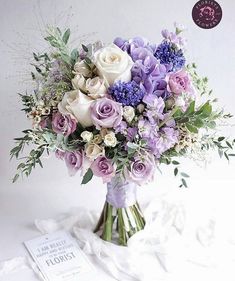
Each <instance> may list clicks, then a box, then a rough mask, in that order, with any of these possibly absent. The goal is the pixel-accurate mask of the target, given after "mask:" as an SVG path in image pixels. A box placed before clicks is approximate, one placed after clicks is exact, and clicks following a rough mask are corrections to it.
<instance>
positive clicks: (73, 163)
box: [64, 150, 84, 176]
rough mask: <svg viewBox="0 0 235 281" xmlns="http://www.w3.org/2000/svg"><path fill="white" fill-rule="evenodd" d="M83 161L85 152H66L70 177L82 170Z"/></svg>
mask: <svg viewBox="0 0 235 281" xmlns="http://www.w3.org/2000/svg"><path fill="white" fill-rule="evenodd" d="M83 159H84V156H83V151H79V150H77V151H73V152H72V151H66V153H65V155H64V160H65V164H66V166H67V168H68V172H69V175H70V176H74V175H75V174H76V173H77V171H78V170H80V169H81V167H82V164H83Z"/></svg>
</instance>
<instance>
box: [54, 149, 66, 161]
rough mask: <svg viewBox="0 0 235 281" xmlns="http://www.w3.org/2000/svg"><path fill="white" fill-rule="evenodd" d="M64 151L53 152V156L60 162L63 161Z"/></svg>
mask: <svg viewBox="0 0 235 281" xmlns="http://www.w3.org/2000/svg"><path fill="white" fill-rule="evenodd" d="M65 153H66V152H65V151H63V150H60V149H56V151H55V156H56V158H58V159H60V160H64V156H65Z"/></svg>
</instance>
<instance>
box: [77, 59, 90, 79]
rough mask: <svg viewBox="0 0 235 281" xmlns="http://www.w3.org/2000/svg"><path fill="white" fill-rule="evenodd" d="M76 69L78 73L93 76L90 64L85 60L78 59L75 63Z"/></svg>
mask: <svg viewBox="0 0 235 281" xmlns="http://www.w3.org/2000/svg"><path fill="white" fill-rule="evenodd" d="M74 71H75V73H76V74H78V73H79V74H82V75H83V76H85V77H91V75H92V72H91V69H90V68H89V66H88V65H87V64H86V63H85V62H84V61H78V62H76V63H75V65H74Z"/></svg>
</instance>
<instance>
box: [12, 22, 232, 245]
mask: <svg viewBox="0 0 235 281" xmlns="http://www.w3.org/2000/svg"><path fill="white" fill-rule="evenodd" d="M181 32H182V29H181V28H180V27H179V26H176V29H175V31H174V32H169V31H168V30H163V31H162V36H163V39H162V41H161V42H160V43H159V44H155V43H153V44H152V43H150V42H149V41H148V40H146V39H144V38H141V37H135V38H133V39H129V40H127V39H122V38H116V39H115V40H114V41H113V43H111V44H109V45H104V44H103V43H102V42H99V41H98V42H95V43H93V44H88V45H81V47H78V48H75V49H73V50H71V49H70V48H69V46H68V41H69V37H70V30H69V29H67V30H66V31H65V32H61V30H60V29H59V28H52V27H49V28H48V30H47V37H45V40H46V41H47V42H48V43H49V44H50V46H51V48H50V51H49V52H47V53H42V54H38V53H33V57H34V62H33V63H32V65H33V67H34V71H32V72H31V75H32V79H33V81H34V82H35V89H34V91H33V92H32V93H30V94H20V97H21V99H22V103H23V109H22V110H23V111H24V112H25V113H26V114H27V117H28V118H29V119H30V120H32V128H30V129H27V130H24V131H23V133H24V136H23V137H20V138H16V139H15V140H16V143H17V145H16V146H15V147H14V148H13V149H12V150H11V156H12V157H16V158H19V155H20V153H21V152H22V150H23V149H24V146H25V145H28V144H30V143H33V144H34V148H33V149H32V150H31V152H30V153H29V155H28V156H26V157H24V162H22V163H20V164H19V165H18V167H17V173H16V175H15V177H14V178H13V182H15V181H16V180H17V179H18V177H19V176H20V174H24V175H26V176H29V174H30V173H31V171H32V168H34V167H36V166H37V165H40V166H41V167H42V162H41V157H42V155H43V154H44V153H48V154H49V153H55V155H56V156H57V157H58V158H59V159H61V160H63V161H64V162H65V165H66V166H67V168H68V172H69V174H70V175H71V176H73V175H75V174H76V173H77V172H78V171H81V173H82V176H83V179H82V184H86V183H87V182H89V181H90V180H91V179H92V177H93V176H97V177H101V178H102V179H103V182H104V183H107V186H108V193H107V198H106V202H105V205H104V209H103V212H102V215H101V217H100V220H99V222H98V225H97V227H96V229H95V231H101V236H102V238H103V239H105V240H108V241H110V240H111V239H112V234H113V229H114V226H116V227H115V228H116V229H117V232H118V234H119V243H120V244H122V245H126V243H127V240H128V238H129V237H130V236H132V235H133V234H134V233H135V232H137V231H138V230H141V229H143V227H144V225H145V221H144V217H143V215H142V213H141V210H140V207H139V205H138V203H137V202H136V186H137V185H143V184H145V183H148V182H149V181H152V180H153V177H154V173H155V170H156V168H157V167H159V165H160V164H162V163H165V164H168V165H169V164H173V165H174V174H175V176H178V175H180V176H181V180H180V181H181V182H180V186H181V187H182V186H185V187H187V182H186V178H187V177H188V175H187V174H185V173H180V172H179V168H178V167H179V162H178V161H176V160H175V159H176V158H179V157H181V156H188V155H190V157H193V155H194V156H195V158H196V159H197V158H198V157H200V158H203V155H204V153H205V152H206V151H207V150H208V149H210V148H212V149H217V150H218V151H219V154H220V156H223V155H224V156H225V157H226V158H227V159H229V156H234V154H232V153H230V152H229V150H231V149H232V148H233V145H234V143H235V140H232V141H230V140H228V139H227V138H225V137H224V136H217V135H216V133H215V132H216V130H215V129H216V126H217V125H218V124H219V123H220V122H221V121H223V120H226V119H228V118H230V117H231V115H230V114H225V113H224V112H223V110H221V109H218V107H216V106H215V103H216V102H217V100H216V99H213V98H212V97H211V94H212V91H211V90H209V89H208V87H207V82H208V81H207V78H205V77H203V78H201V77H199V76H198V74H197V72H196V66H195V64H194V63H192V64H186V58H185V40H184V39H183V38H182V36H181ZM215 108H216V109H215ZM177 160H178V159H177Z"/></svg>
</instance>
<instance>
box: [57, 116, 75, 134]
mask: <svg viewBox="0 0 235 281" xmlns="http://www.w3.org/2000/svg"><path fill="white" fill-rule="evenodd" d="M76 127H77V121H76V120H75V119H73V118H71V116H70V115H63V114H61V113H60V112H57V113H55V114H54V115H53V117H52V130H53V131H54V132H56V133H57V134H63V135H64V136H68V135H70V134H72V133H73V132H74V131H75V130H76Z"/></svg>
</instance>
